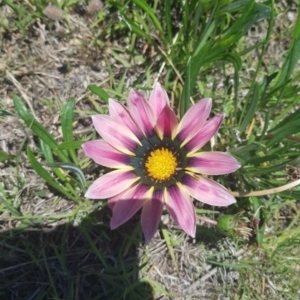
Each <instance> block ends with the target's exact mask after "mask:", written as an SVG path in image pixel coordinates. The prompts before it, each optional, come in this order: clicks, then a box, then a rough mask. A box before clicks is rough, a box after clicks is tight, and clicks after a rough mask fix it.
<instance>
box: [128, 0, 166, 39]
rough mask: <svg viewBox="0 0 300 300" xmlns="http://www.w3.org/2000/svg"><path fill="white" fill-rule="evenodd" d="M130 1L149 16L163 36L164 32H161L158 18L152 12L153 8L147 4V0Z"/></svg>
mask: <svg viewBox="0 0 300 300" xmlns="http://www.w3.org/2000/svg"><path fill="white" fill-rule="evenodd" d="M132 2H134V3H135V4H136V5H138V6H139V7H140V8H141V9H142V10H143V11H144V12H145V13H146V14H147V15H148V16H149V17H150V18H151V20H152V22H153V25H154V26H155V27H156V29H157V30H158V31H159V32H160V33H161V34H162V36H163V35H164V33H163V29H162V26H161V24H160V22H159V20H158V19H157V17H156V15H155V14H154V12H153V10H152V9H151V7H150V6H149V5H148V4H147V2H146V1H144V0H132Z"/></svg>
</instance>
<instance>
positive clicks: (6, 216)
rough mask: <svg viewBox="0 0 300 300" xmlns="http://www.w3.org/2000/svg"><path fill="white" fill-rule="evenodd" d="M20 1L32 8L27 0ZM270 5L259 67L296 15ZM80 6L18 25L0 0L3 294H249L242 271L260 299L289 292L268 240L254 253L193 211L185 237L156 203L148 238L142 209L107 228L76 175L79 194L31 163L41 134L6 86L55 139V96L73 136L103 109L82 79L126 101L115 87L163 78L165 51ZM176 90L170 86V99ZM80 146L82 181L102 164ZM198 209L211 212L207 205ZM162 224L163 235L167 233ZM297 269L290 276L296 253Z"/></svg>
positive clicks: (105, 216) (276, 57) (105, 215)
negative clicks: (156, 226)
mask: <svg viewBox="0 0 300 300" xmlns="http://www.w3.org/2000/svg"><path fill="white" fill-rule="evenodd" d="M15 2H16V3H17V1H15ZM25 2H26V4H24V6H26V5H27V6H26V9H29V11H31V10H30V3H31V4H32V3H34V1H33V2H28V1H25ZM44 7H45V5H44ZM276 8H277V15H276V17H275V27H274V29H273V31H272V33H271V38H270V43H269V44H268V46H267V49H266V53H265V55H264V57H263V65H264V67H265V69H266V72H268V71H269V69H270V68H273V69H274V70H275V69H276V67H279V66H280V65H281V63H282V61H283V59H284V57H285V53H286V50H287V48H288V47H289V43H290V41H291V34H292V33H291V30H292V28H293V26H294V23H295V20H296V15H297V11H296V5H295V4H294V3H293V2H291V3H290V2H286V1H282V3H280V4H278V6H277V7H276ZM84 9H85V8H84V6H81V5H79V4H76V5H73V6H72V5H70V6H68V7H65V8H64V16H63V17H62V18H59V17H56V16H54V17H55V18H56V19H53V17H51V15H48V16H47V15H46V13H45V11H44V10H43V11H39V16H38V17H35V18H34V21H32V22H28V24H27V25H26V30H22V28H23V27H22V26H20V22H19V21H20V20H19V19H18V17H17V16H16V12H15V11H14V10H13V9H12V8H11V7H9V5H7V4H6V1H4V2H3V3H2V2H0V19H2V21H1V22H2V23H0V26H1V24H2V25H3V27H2V28H1V27H0V39H1V45H0V109H1V110H0V150H2V151H4V152H5V153H8V154H9V155H11V157H10V159H8V160H3V161H2V162H0V178H1V182H0V199H1V203H0V258H1V263H0V278H1V287H0V297H3V299H208V300H209V299H224V300H225V299H254V298H251V297H253V295H252V294H251V293H250V292H249V293H248V294H247V295H248V296H247V295H246V296H245V295H244V296H243V298H239V297H240V296H239V295H242V293H241V292H240V288H241V286H242V284H240V283H239V280H240V279H241V278H243V280H245V278H247V276H248V275H249V282H248V283H247V285H248V288H249V289H250V290H251V289H252V290H254V291H255V290H256V292H257V294H260V295H261V299H292V298H288V297H286V296H285V289H288V288H289V289H290V288H291V287H290V286H288V287H286V286H285V284H286V283H285V280H286V279H285V278H283V279H282V278H281V277H280V276H279V275H277V274H281V273H280V272H281V271H280V272H278V273H276V270H274V269H273V270H272V268H275V269H276V268H279V265H280V257H276V254H273V255H274V259H276V261H277V262H278V263H279V264H275V263H274V265H271V264H270V265H268V264H269V263H270V262H269V261H268V260H266V261H265V255H267V254H266V252H261V253H260V251H259V250H257V245H256V244H255V243H253V244H251V243H248V242H245V241H242V242H240V241H235V240H232V239H230V238H225V237H223V236H221V235H220V234H218V233H217V232H216V230H215V229H214V228H212V227H210V226H208V225H206V224H204V223H203V222H202V221H200V220H199V224H198V228H197V237H196V239H192V238H189V237H187V236H186V235H185V234H183V233H181V232H180V230H176V226H175V225H174V224H173V223H172V221H171V220H170V219H169V216H168V215H167V213H164V215H163V224H164V226H163V227H162V230H161V231H160V232H158V233H157V234H156V236H155V238H154V239H153V240H152V241H151V243H150V245H145V244H144V243H143V242H142V236H141V233H140V227H139V225H138V224H139V216H136V217H134V218H133V219H132V220H131V221H130V222H128V224H126V225H124V226H123V227H122V228H120V229H117V230H114V231H111V230H110V229H109V218H110V211H109V210H108V209H107V208H106V206H105V205H104V204H103V203H102V202H97V201H90V200H87V199H84V198H83V197H82V193H83V191H82V190H80V189H79V188H78V187H77V192H78V194H79V195H81V200H80V201H78V202H75V201H72V200H70V199H68V198H67V197H64V196H62V195H61V194H59V193H57V191H55V190H54V189H53V188H51V187H50V186H49V185H48V184H46V183H45V181H44V180H43V179H42V178H41V177H40V176H38V175H37V173H36V172H35V171H33V168H32V166H31V164H30V163H29V162H28V158H27V155H26V147H27V146H29V147H30V149H31V150H32V151H33V153H34V155H35V156H36V158H37V159H38V161H40V162H42V163H43V162H44V161H43V155H42V151H41V144H40V140H39V139H38V138H37V136H36V135H34V134H33V133H32V131H31V130H30V128H28V126H26V125H25V123H24V122H23V121H22V120H21V119H20V117H19V116H18V115H17V113H16V110H15V108H14V103H13V100H12V99H13V96H14V95H18V96H19V97H21V99H22V101H23V102H24V103H25V105H26V107H27V109H28V110H29V111H30V112H31V114H32V115H33V116H34V117H35V118H36V120H37V121H38V122H40V123H41V124H42V125H43V126H44V127H45V128H46V129H47V130H48V132H49V133H51V135H52V136H53V137H54V138H55V140H57V141H62V137H63V133H62V129H61V116H62V110H63V107H64V105H65V104H66V103H67V102H68V101H69V99H70V98H72V97H73V98H74V99H75V119H74V122H73V135H74V139H78V140H88V139H91V137H92V136H94V134H95V133H94V129H93V128H92V125H91V120H90V115H92V114H95V113H107V103H106V101H105V100H103V99H100V98H99V97H97V96H96V95H95V94H94V93H92V92H91V91H90V89H89V88H88V86H90V85H96V86H100V87H102V88H103V89H105V90H106V91H108V92H109V93H110V94H109V97H112V98H117V99H119V100H121V101H124V100H125V99H126V97H127V95H126V94H123V93H126V92H124V91H126V90H127V91H128V89H129V88H130V87H131V86H132V85H138V86H140V87H144V88H145V87H148V88H149V87H151V84H150V85H149V82H151V81H154V80H155V79H159V80H160V81H161V82H164V80H163V78H164V76H166V75H167V74H166V72H164V70H163V71H162V73H159V70H160V67H161V61H162V59H161V57H162V56H163V55H162V54H161V53H159V54H158V53H157V52H156V51H157V49H155V48H154V47H152V46H151V45H148V44H147V42H146V41H145V40H143V39H141V38H139V37H136V39H135V40H134V55H132V54H130V51H131V50H132V52H133V45H132V40H131V39H129V38H128V36H127V35H123V34H124V33H125V29H124V28H125V26H124V23H122V22H121V19H120V15H118V12H117V11H116V9H112V8H111V7H110V6H109V5H106V6H104V8H102V9H101V11H97V12H95V13H94V14H93V13H92V14H88V13H87V12H86V11H85V10H84ZM32 10H33V11H34V10H35V8H32ZM99 20H101V22H100V21H99ZM103 20H104V21H103ZM174 22H175V21H174ZM4 25H5V26H4ZM267 26H268V22H266V21H262V22H259V23H257V24H256V25H255V26H253V27H252V28H251V29H250V30H249V32H248V33H247V34H246V35H245V38H244V39H243V40H242V41H241V43H243V44H244V45H247V46H249V45H253V44H255V43H256V42H257V41H259V40H261V39H262V36H264V35H265V34H266V31H267V29H268V28H267ZM126 34H127V33H126ZM128 49H130V51H126V50H128ZM257 56H258V55H257V53H256V52H255V51H254V52H252V53H251V54H250V55H249V56H248V57H247V58H246V61H245V71H244V72H243V74H242V76H241V78H242V80H244V81H245V82H247V79H248V78H251V76H252V73H253V72H255V62H256V59H257ZM251 62H252V63H251ZM145 63H147V64H148V65H149V64H150V65H151V66H152V70H153V73H152V74H151V76H152V78H150V80H149V78H147V79H146V78H145V77H144V79H143V81H142V82H141V81H139V77H140V76H142V74H143V72H144V64H145ZM136 83H138V84H136ZM222 88H223V86H222V83H221V82H220V86H219V89H222ZM244 92H245V93H247V89H246V88H245V89H244ZM145 93H146V92H145ZM173 96H174V93H173V92H171V94H170V97H171V99H172V97H173ZM78 157H79V160H80V162H81V167H82V169H83V172H84V174H85V177H86V179H87V180H88V181H91V180H92V179H93V178H95V177H97V176H98V175H99V174H100V172H102V171H103V170H101V169H99V168H98V167H95V166H92V165H91V164H89V163H88V161H87V159H86V158H85V157H84V154H83V152H82V150H80V149H79V150H78ZM198 209H199V210H200V209H207V210H210V215H211V213H213V209H211V208H209V207H206V206H199V207H198ZM296 209H297V208H296ZM281 214H282V218H283V219H284V222H287V223H288V224H290V221H289V218H291V217H294V216H295V215H297V216H298V214H297V213H295V211H294V210H293V207H290V206H288V207H285V208H284V209H283V210H282V211H281ZM272 226H275V225H272ZM272 226H270V228H268V230H270V231H271V230H272ZM281 226H284V225H281ZM169 229H172V230H171V231H170V230H169ZM168 230H169V232H172V235H168V233H166V232H167V231H168ZM166 235H167V238H166ZM166 240H167V241H168V242H166ZM170 245H171V246H170ZM293 251H294V252H293ZM293 253H298V254H299V249H297V248H293V250H292V253H291V259H293V257H292V256H293ZM298 254H297V255H298ZM241 260H243V264H244V265H246V264H247V262H249V265H251V264H255V263H256V264H257V265H256V267H255V268H257V269H260V268H261V270H262V272H264V276H262V277H261V279H259V280H258V281H255V279H253V278H255V277H251V272H249V274H248V275H247V271H246V270H247V268H246V269H243V270H242V269H239V268H240V267H236V268H235V267H234V266H239V264H238V262H239V261H241ZM262 264H266V265H267V267H266V268H263V267H262V266H261V265H262ZM282 267H283V266H282ZM266 270H267V271H266ZM268 270H269V272H270V273H269V274H267V273H266V272H268ZM294 271H295V274H298V275H297V276H299V265H297V264H296V263H295V264H294ZM241 276H242V277H241ZM138 279H139V280H138ZM281 280H282V282H283V283H282V285H281V284H280V282H281ZM291 285H292V283H291ZM293 285H296V281H293ZM294 289H295V293H294V294H293V295H296V294H297V291H296V289H297V288H296V287H295V288H294ZM298 293H299V290H298ZM124 295H125V296H124ZM298 296H299V294H298ZM294 299H296V298H294Z"/></svg>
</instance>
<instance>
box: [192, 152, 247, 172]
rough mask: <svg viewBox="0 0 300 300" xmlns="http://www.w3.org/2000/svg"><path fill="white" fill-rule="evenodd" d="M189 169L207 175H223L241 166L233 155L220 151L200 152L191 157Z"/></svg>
mask: <svg viewBox="0 0 300 300" xmlns="http://www.w3.org/2000/svg"><path fill="white" fill-rule="evenodd" d="M188 165H189V167H188V170H191V171H192V172H195V173H201V174H207V175H222V174H228V173H232V172H234V171H236V170H237V169H238V168H240V167H241V165H240V164H239V162H238V161H237V160H236V159H235V158H234V157H232V156H231V155H229V154H227V153H224V152H219V151H210V152H200V153H196V154H194V155H193V156H192V157H190V158H189V161H188Z"/></svg>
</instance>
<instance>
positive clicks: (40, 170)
mask: <svg viewBox="0 0 300 300" xmlns="http://www.w3.org/2000/svg"><path fill="white" fill-rule="evenodd" d="M26 152H27V157H28V160H29V162H30V164H31V166H32V168H33V169H34V170H35V171H36V172H37V174H38V175H39V176H40V177H41V178H43V179H44V180H45V181H46V182H47V184H49V185H50V186H51V187H53V188H54V189H56V190H57V191H59V192H60V193H62V194H63V195H65V196H66V197H68V198H70V199H73V197H72V195H70V194H69V193H68V192H67V191H66V190H65V189H64V188H63V187H62V186H61V185H60V184H58V183H57V181H56V180H55V179H54V178H53V177H52V176H51V174H50V173H49V172H48V171H47V170H46V169H44V168H43V166H42V165H41V164H40V163H39V162H38V161H37V159H36V158H35V155H34V154H33V152H32V151H31V149H30V147H29V146H27V151H26ZM73 200H74V199H73Z"/></svg>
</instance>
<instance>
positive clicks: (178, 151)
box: [129, 135, 187, 190]
mask: <svg viewBox="0 0 300 300" xmlns="http://www.w3.org/2000/svg"><path fill="white" fill-rule="evenodd" d="M140 142H141V144H142V145H138V146H137V148H136V149H135V151H134V153H135V155H136V156H133V157H131V158H130V162H129V163H130V165H131V166H132V167H133V168H134V172H135V173H136V175H137V176H138V177H140V178H141V179H140V182H141V183H144V184H146V185H148V186H154V187H155V189H157V190H162V189H164V188H165V187H169V186H171V185H174V184H176V183H177V182H180V181H181V179H182V177H183V176H184V174H185V168H186V167H187V157H186V155H187V152H186V150H185V149H184V147H182V148H180V142H179V141H177V140H176V139H175V140H172V139H171V138H168V137H166V138H163V139H162V140H160V139H159V138H158V137H157V136H156V135H154V136H152V137H151V138H149V139H142V140H141V141H140ZM159 149H163V150H164V151H165V150H168V151H169V152H170V153H171V155H173V156H174V158H175V159H176V170H175V171H174V173H173V174H171V176H170V177H168V178H166V179H164V180H158V179H157V178H154V177H153V176H151V175H150V173H149V171H148V170H149V168H148V167H147V166H146V163H147V161H148V163H149V157H150V156H151V155H152V156H153V153H155V152H157V151H156V150H159Z"/></svg>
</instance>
